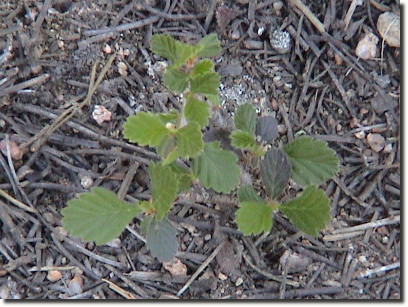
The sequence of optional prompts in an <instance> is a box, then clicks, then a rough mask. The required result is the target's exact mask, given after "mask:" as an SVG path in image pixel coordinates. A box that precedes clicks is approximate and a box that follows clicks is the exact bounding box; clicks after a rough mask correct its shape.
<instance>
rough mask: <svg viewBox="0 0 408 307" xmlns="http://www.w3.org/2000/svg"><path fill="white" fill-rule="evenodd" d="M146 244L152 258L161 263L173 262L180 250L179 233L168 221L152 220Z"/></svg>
mask: <svg viewBox="0 0 408 307" xmlns="http://www.w3.org/2000/svg"><path fill="white" fill-rule="evenodd" d="M146 244H147V247H148V248H149V250H150V252H151V254H152V256H154V257H156V258H157V259H159V261H162V262H168V261H171V260H172V259H173V258H174V256H176V253H177V250H178V240H177V231H176V229H175V228H174V227H173V225H171V223H170V222H169V221H168V220H167V219H163V220H160V221H158V220H156V219H152V220H151V221H150V224H149V225H148V229H147V235H146Z"/></svg>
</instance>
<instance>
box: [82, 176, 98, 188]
mask: <svg viewBox="0 0 408 307" xmlns="http://www.w3.org/2000/svg"><path fill="white" fill-rule="evenodd" d="M79 178H80V179H81V185H82V187H83V188H84V189H89V188H90V187H92V185H93V183H94V181H93V179H92V178H91V177H90V176H87V175H83V174H79Z"/></svg>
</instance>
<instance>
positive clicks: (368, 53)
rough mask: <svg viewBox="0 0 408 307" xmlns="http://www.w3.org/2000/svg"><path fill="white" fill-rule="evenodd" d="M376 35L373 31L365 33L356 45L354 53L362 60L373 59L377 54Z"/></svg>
mask: <svg viewBox="0 0 408 307" xmlns="http://www.w3.org/2000/svg"><path fill="white" fill-rule="evenodd" d="M377 44H378V37H377V36H375V35H374V34H373V33H368V34H366V35H365V36H364V37H363V39H362V40H360V41H359V42H358V44H357V47H356V55H357V56H358V57H359V58H360V59H363V60H369V59H373V58H375V57H376V55H377Z"/></svg>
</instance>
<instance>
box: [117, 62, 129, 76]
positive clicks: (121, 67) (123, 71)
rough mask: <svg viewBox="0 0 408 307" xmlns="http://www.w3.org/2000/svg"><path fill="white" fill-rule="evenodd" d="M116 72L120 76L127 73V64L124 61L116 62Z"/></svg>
mask: <svg viewBox="0 0 408 307" xmlns="http://www.w3.org/2000/svg"><path fill="white" fill-rule="evenodd" d="M118 72H119V74H120V75H121V76H122V77H126V76H127V75H128V72H127V66H126V64H125V63H124V62H119V63H118Z"/></svg>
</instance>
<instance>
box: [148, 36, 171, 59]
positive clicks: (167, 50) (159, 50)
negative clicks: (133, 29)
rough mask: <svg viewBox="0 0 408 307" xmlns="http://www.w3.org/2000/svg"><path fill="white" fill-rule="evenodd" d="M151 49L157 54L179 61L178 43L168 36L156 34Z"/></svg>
mask: <svg viewBox="0 0 408 307" xmlns="http://www.w3.org/2000/svg"><path fill="white" fill-rule="evenodd" d="M150 49H151V50H152V52H154V53H155V54H157V55H159V56H161V57H163V58H165V59H169V60H171V61H172V62H174V61H175V60H176V59H177V54H178V52H177V48H176V41H175V40H174V38H172V37H171V36H170V35H167V34H155V35H153V36H152V40H151V44H150Z"/></svg>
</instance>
